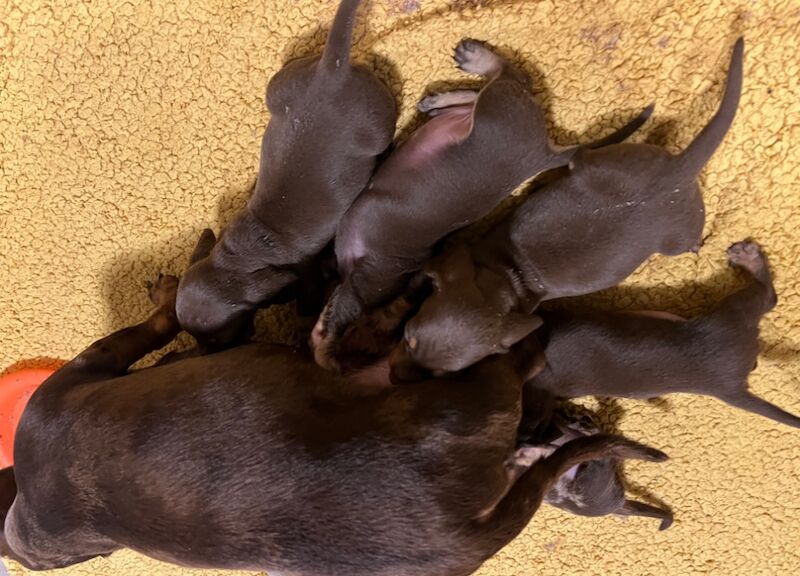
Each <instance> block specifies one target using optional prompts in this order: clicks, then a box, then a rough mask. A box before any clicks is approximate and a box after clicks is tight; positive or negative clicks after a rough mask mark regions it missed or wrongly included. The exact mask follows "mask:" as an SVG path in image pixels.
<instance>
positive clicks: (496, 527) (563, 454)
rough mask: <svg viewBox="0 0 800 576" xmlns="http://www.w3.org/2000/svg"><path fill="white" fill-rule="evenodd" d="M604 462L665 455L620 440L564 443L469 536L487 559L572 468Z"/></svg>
mask: <svg viewBox="0 0 800 576" xmlns="http://www.w3.org/2000/svg"><path fill="white" fill-rule="evenodd" d="M603 458H616V459H625V458H635V459H637V460H647V461H650V462H663V461H664V460H666V459H667V455H666V454H664V453H663V452H661V451H660V450H656V449H655V448H650V447H648V446H644V445H643V444H639V443H638V442H634V441H632V440H628V439H626V438H623V437H621V436H614V435H609V434H597V435H594V436H585V437H583V438H577V439H575V440H572V441H570V442H567V443H566V444H564V445H563V446H561V447H560V448H559V449H558V450H556V451H555V452H554V453H553V455H552V456H549V457H547V458H544V459H542V460H539V461H537V462H536V463H535V464H533V466H531V467H530V468H529V469H528V470H527V471H526V472H525V473H524V474H523V475H522V476H521V477H520V478H519V480H517V481H516V483H515V484H514V485H513V486H512V487H511V489H510V490H509V492H508V494H506V496H505V497H504V498H503V499H502V500H501V501H500V502H499V503H498V504H497V506H496V507H495V509H494V510H493V511H492V512H491V513H490V514H489V515H488V516H483V517H481V518H480V519H476V520H475V521H474V522H473V524H472V526H471V532H472V533H473V535H474V536H475V538H476V545H480V546H481V547H482V548H483V549H484V551H485V552H486V553H487V556H486V557H487V558H488V557H489V556H491V555H493V554H495V553H496V552H497V551H498V550H500V548H502V547H503V546H505V545H506V544H508V543H509V542H510V541H511V540H512V539H513V538H515V537H516V536H517V535H518V534H519V533H520V532H522V530H523V529H524V528H525V526H526V525H527V524H528V522H529V521H530V519H531V518H532V517H533V515H534V514H535V513H536V511H537V510H538V509H539V506H540V505H541V503H542V499H543V498H544V496H545V494H547V492H548V491H549V490H550V489H551V488H552V487H553V485H554V484H555V483H556V482H557V481H558V479H559V477H561V475H563V474H564V473H565V472H567V471H568V470H569V469H570V468H572V467H573V466H576V465H578V464H581V463H582V462H586V461H589V460H598V459H603Z"/></svg>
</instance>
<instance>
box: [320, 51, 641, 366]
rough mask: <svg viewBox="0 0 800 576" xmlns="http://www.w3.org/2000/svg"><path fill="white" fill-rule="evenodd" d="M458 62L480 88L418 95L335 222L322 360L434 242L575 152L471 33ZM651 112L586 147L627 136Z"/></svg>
mask: <svg viewBox="0 0 800 576" xmlns="http://www.w3.org/2000/svg"><path fill="white" fill-rule="evenodd" d="M455 60H456V62H457V64H458V66H459V68H461V69H462V70H463V71H465V72H469V73H473V74H480V75H482V76H484V77H485V78H486V79H487V80H488V83H487V84H486V86H485V87H484V88H483V89H482V90H481V91H480V92H474V91H467V90H461V91H456V92H447V93H445V94H438V95H435V96H429V97H427V98H425V99H424V100H423V101H422V102H421V103H420V109H421V110H423V111H425V112H427V113H428V114H430V115H431V116H432V118H431V119H430V120H428V122H427V123H425V124H424V125H423V126H422V127H421V128H419V129H417V130H416V131H415V132H414V133H413V134H412V135H411V136H410V137H409V138H408V140H406V141H405V142H404V143H402V144H400V145H399V146H398V147H397V148H396V149H395V150H394V151H393V152H392V153H391V154H390V155H389V157H388V158H387V160H386V161H385V162H384V163H382V164H381V166H380V167H379V168H378V170H377V172H376V174H375V175H374V177H373V178H372V181H371V183H370V185H369V187H368V189H367V190H366V191H365V192H364V193H363V194H362V195H361V196H359V197H358V199H357V200H356V201H355V202H354V203H353V206H352V207H351V208H350V209H349V210H348V211H347V213H346V214H345V216H344V218H343V219H342V222H341V224H340V225H339V229H338V231H337V233H336V255H337V260H338V265H339V272H340V276H341V277H342V278H343V281H342V283H341V284H340V285H339V286H338V287H337V289H336V290H335V292H334V293H333V295H332V297H331V298H330V300H329V301H328V304H327V306H326V308H325V311H324V312H323V314H322V315H321V316H320V319H319V321H318V323H317V326H316V327H315V329H314V332H313V335H312V345H313V346H314V348H315V357H316V360H317V362H318V363H319V364H320V365H322V366H325V367H329V368H333V367H336V362H335V360H334V358H333V357H334V355H335V345H336V342H337V341H338V339H339V338H340V337H341V336H342V334H343V333H344V331H345V329H346V328H347V327H348V326H349V325H350V324H351V323H352V322H353V321H355V320H356V319H357V318H358V317H359V316H360V315H361V314H362V313H364V312H368V311H370V310H371V309H373V308H375V307H376V306H378V305H380V304H383V303H385V302H387V301H389V300H390V299H391V298H392V297H393V296H396V295H397V294H399V293H400V292H402V291H403V290H404V289H405V287H406V285H407V284H408V282H409V279H410V278H411V277H412V276H413V275H414V274H415V273H416V272H418V271H419V269H420V268H421V267H422V265H423V263H424V262H425V261H426V260H427V259H428V258H429V257H430V255H431V250H432V249H433V247H434V246H435V245H436V244H437V242H439V241H440V240H441V239H442V238H444V237H445V236H447V235H448V234H450V233H451V232H454V231H455V230H458V229H459V228H463V227H465V226H467V225H468V224H471V223H473V222H476V221H477V220H480V219H481V218H483V217H484V216H486V215H487V214H489V213H490V212H491V211H492V210H493V209H494V208H495V207H496V206H497V205H498V204H500V202H501V201H502V200H504V199H505V198H507V197H508V195H509V194H510V193H511V192H512V191H513V190H514V188H516V187H517V186H519V185H520V184H522V183H523V182H524V181H525V180H527V179H529V178H531V177H533V176H536V175H537V174H538V173H540V172H542V171H544V170H547V169H550V168H555V167H557V166H563V165H565V164H567V162H569V160H570V159H571V158H572V157H573V156H574V154H575V152H576V150H577V148H576V147H572V148H560V149H557V148H556V147H554V146H553V145H551V143H550V140H549V138H548V136H547V131H546V126H545V118H544V114H543V113H542V111H541V110H540V109H539V107H538V106H537V104H536V102H535V101H534V99H533V95H532V91H531V85H530V84H531V82H530V78H528V77H527V76H526V75H525V74H524V73H523V72H522V71H521V70H519V69H518V68H516V67H515V66H513V65H512V64H511V63H509V62H507V61H506V60H504V59H503V58H501V57H500V56H498V55H497V54H495V53H494V52H492V51H491V50H490V49H489V48H487V47H486V46H485V45H483V44H482V43H480V42H477V41H475V40H470V39H466V40H462V41H461V42H460V43H459V44H458V46H457V47H456V50H455ZM651 111H652V108H648V109H646V110H645V111H644V112H642V114H641V115H640V116H639V117H638V118H636V119H635V120H633V121H632V122H631V123H629V124H628V125H627V126H625V127H623V128H622V129H620V130H619V131H618V132H617V133H615V134H612V135H611V136H609V137H607V138H605V139H603V140H602V141H600V142H596V143H594V144H591V145H589V146H602V145H605V144H608V143H609V142H620V141H622V140H624V139H625V138H626V137H627V136H628V135H630V134H631V133H632V132H634V131H635V130H636V129H637V128H638V127H639V126H640V125H641V124H642V123H643V122H644V121H645V120H646V119H647V117H648V116H649V115H650V112H651ZM531 329H532V328H531Z"/></svg>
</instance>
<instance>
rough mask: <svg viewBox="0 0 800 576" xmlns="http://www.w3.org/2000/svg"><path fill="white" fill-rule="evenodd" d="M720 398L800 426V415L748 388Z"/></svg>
mask: <svg viewBox="0 0 800 576" xmlns="http://www.w3.org/2000/svg"><path fill="white" fill-rule="evenodd" d="M720 400H722V401H723V402H727V403H728V404H730V405H731V406H735V407H736V408H741V409H742V410H747V411H748V412H752V413H753V414H758V415H760V416H764V417H766V418H769V419H770V420H775V421H776V422H780V423H781V424H786V425H787V426H792V427H793V428H800V417H797V416H795V415H794V414H792V413H791V412H787V411H786V410H784V409H782V408H778V407H777V406H775V404H773V403H771V402H767V401H766V400H764V399H763V398H759V397H758V396H756V395H754V394H752V393H751V392H750V391H748V390H743V391H742V392H740V393H737V394H736V395H730V396H724V397H721V398H720Z"/></svg>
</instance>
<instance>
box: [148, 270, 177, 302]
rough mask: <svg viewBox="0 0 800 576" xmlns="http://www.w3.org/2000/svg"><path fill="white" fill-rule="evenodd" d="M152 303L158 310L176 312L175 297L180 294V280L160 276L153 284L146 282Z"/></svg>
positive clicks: (173, 277) (174, 277)
mask: <svg viewBox="0 0 800 576" xmlns="http://www.w3.org/2000/svg"><path fill="white" fill-rule="evenodd" d="M145 285H146V286H147V292H148V295H149V296H150V301H151V302H152V303H153V304H155V306H156V308H168V309H170V310H175V297H176V296H177V294H178V278H177V277H176V276H165V275H164V274H159V275H158V278H156V280H155V281H153V282H149V281H148V282H146V283H145Z"/></svg>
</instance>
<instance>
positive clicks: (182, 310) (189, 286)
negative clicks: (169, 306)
mask: <svg viewBox="0 0 800 576" xmlns="http://www.w3.org/2000/svg"><path fill="white" fill-rule="evenodd" d="M219 276H220V274H218V272H217V271H216V270H214V268H213V266H212V264H211V262H210V260H209V259H205V260H201V261H199V262H197V263H195V264H194V265H192V266H191V267H190V268H189V269H188V270H187V271H186V273H185V274H184V276H183V277H182V278H181V280H180V284H179V285H178V296H177V299H176V302H175V310H176V313H177V315H178V322H179V323H180V325H181V328H183V329H184V330H186V331H187V332H189V333H190V334H191V335H192V336H194V337H195V338H196V339H197V342H198V344H200V346H201V348H203V349H204V350H206V351H214V350H219V349H222V348H227V347H229V346H232V345H235V344H239V343H242V342H245V341H247V339H249V338H250V336H252V332H253V316H254V315H253V312H252V311H251V310H249V309H247V308H245V307H244V306H242V305H241V304H232V303H230V300H231V298H230V295H229V294H227V293H226V291H225V288H226V287H227V286H226V282H225V281H224V280H223V279H222V278H220V277H219Z"/></svg>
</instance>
